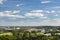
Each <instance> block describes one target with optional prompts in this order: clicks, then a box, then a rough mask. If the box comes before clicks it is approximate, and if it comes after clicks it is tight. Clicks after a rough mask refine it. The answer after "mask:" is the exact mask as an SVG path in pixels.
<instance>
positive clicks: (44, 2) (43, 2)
mask: <svg viewBox="0 0 60 40" xmlns="http://www.w3.org/2000/svg"><path fill="white" fill-rule="evenodd" d="M50 2H51V1H41V3H42V4H46V3H50Z"/></svg>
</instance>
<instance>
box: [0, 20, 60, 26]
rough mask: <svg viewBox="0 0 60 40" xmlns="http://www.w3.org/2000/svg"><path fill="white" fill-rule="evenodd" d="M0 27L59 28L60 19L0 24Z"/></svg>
mask: <svg viewBox="0 0 60 40" xmlns="http://www.w3.org/2000/svg"><path fill="white" fill-rule="evenodd" d="M3 24H4V25H3ZM27 24H28V25H27ZM0 26H60V19H53V20H42V21H39V22H31V21H26V22H25V21H20V22H19V21H18V22H17V21H15V22H0Z"/></svg>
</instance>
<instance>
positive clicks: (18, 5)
mask: <svg viewBox="0 0 60 40" xmlns="http://www.w3.org/2000/svg"><path fill="white" fill-rule="evenodd" d="M23 5H24V4H17V5H16V6H17V7H19V6H23Z"/></svg>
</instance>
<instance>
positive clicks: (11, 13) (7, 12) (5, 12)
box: [0, 10, 25, 18]
mask: <svg viewBox="0 0 60 40" xmlns="http://www.w3.org/2000/svg"><path fill="white" fill-rule="evenodd" d="M19 12H20V11H16V10H14V11H4V12H0V16H1V17H10V18H25V17H24V16H22V15H18V14H15V13H19ZM14 14H15V15H14Z"/></svg>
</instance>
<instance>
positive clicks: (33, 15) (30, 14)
mask: <svg viewBox="0 0 60 40" xmlns="http://www.w3.org/2000/svg"><path fill="white" fill-rule="evenodd" d="M25 16H27V17H42V16H44V14H42V13H26V14H25Z"/></svg>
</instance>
